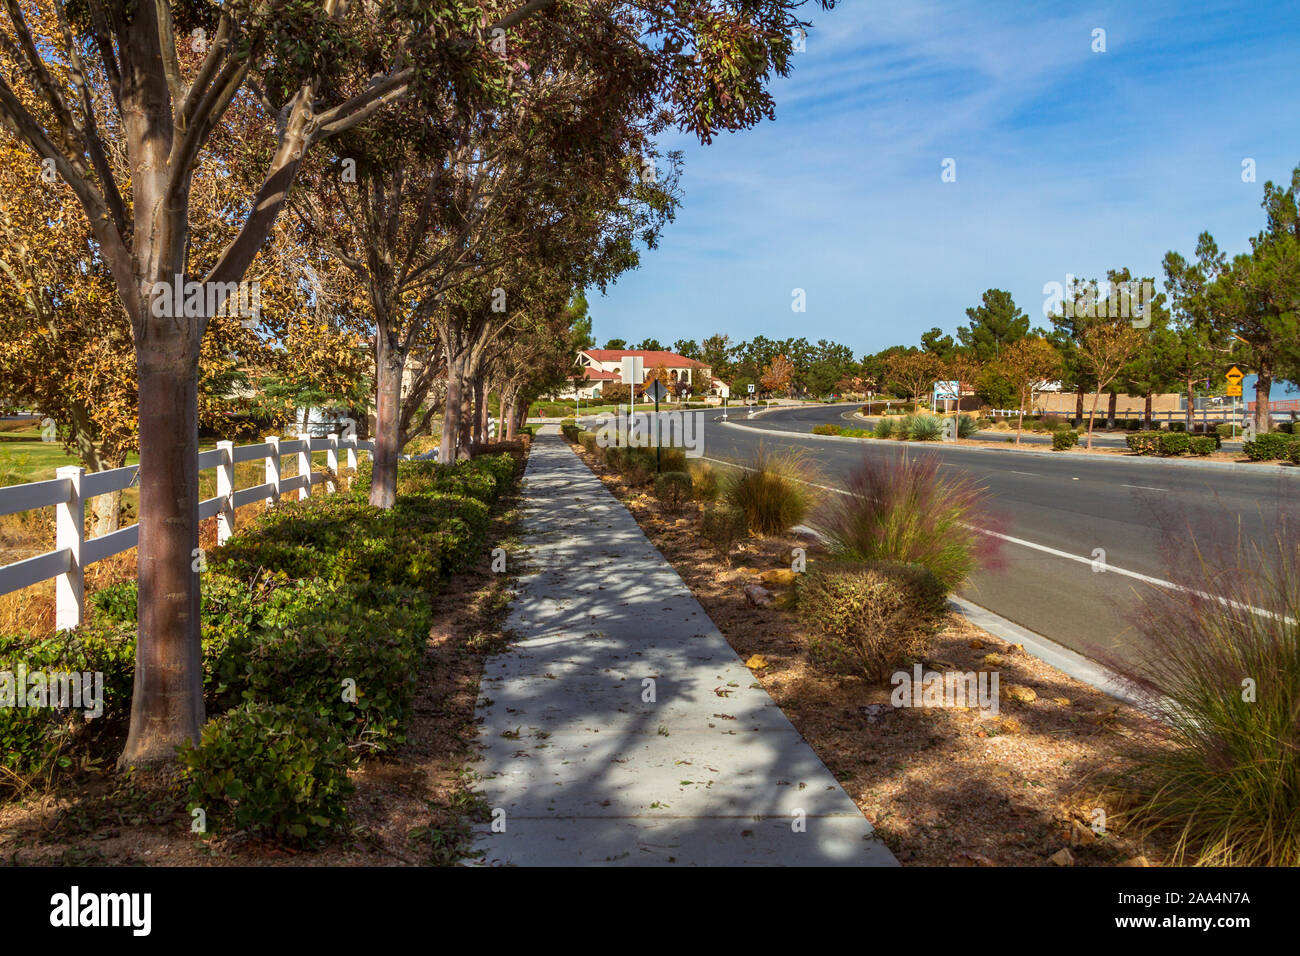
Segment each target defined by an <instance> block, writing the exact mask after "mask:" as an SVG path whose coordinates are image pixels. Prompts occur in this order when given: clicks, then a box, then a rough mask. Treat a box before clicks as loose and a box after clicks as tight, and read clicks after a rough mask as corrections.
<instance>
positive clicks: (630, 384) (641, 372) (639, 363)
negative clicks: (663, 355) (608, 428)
mask: <svg viewBox="0 0 1300 956" xmlns="http://www.w3.org/2000/svg"><path fill="white" fill-rule="evenodd" d="M621 364H622V379H623V381H624V382H625V383H627V427H628V433H627V434H628V440H627V441H625V442H624V444H629V443H630V441H631V428H632V421H633V418H632V416H633V415H635V414H636V385H637V382H640V381H641V380H642V379H644V378H645V359H643V358H642V357H641V356H640V355H624V356H623V361H622V363H621Z"/></svg>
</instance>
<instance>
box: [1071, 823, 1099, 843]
mask: <svg viewBox="0 0 1300 956" xmlns="http://www.w3.org/2000/svg"><path fill="white" fill-rule="evenodd" d="M1096 842H1097V834H1096V833H1094V832H1093V830H1092V827H1085V826H1084V825H1083V824H1081V823H1078V822H1076V823H1075V824H1074V826H1073V827H1071V828H1070V845H1071V846H1092V845H1093V844H1094V843H1096Z"/></svg>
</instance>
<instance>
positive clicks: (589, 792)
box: [475, 429, 897, 866]
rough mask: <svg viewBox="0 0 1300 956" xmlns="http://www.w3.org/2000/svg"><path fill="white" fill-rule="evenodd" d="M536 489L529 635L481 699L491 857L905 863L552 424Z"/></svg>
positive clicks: (489, 672) (497, 860) (479, 840)
mask: <svg viewBox="0 0 1300 956" xmlns="http://www.w3.org/2000/svg"><path fill="white" fill-rule="evenodd" d="M547 431H550V429H547ZM524 502H525V505H524V507H525V516H524V529H525V535H526V537H525V541H526V545H527V547H528V554H527V555H526V558H525V561H526V566H527V568H528V569H529V572H530V573H529V574H527V575H526V576H524V577H522V578H521V579H520V587H519V594H518V596H517V597H516V599H515V601H514V604H513V606H512V610H511V619H510V624H509V626H510V627H512V628H513V629H514V630H515V632H516V634H517V636H518V638H519V640H518V643H516V644H514V645H512V646H511V648H510V650H508V651H506V652H505V653H503V654H500V655H498V656H496V657H494V658H492V659H490V660H489V661H488V663H487V668H486V673H485V675H484V680H483V685H482V688H481V691H480V701H479V708H478V712H477V716H478V717H479V718H481V720H482V724H481V730H480V733H481V738H480V740H481V744H482V747H483V755H482V760H481V762H480V763H478V764H477V765H476V767H475V769H476V770H477V771H478V773H479V774H480V775H481V780H480V783H479V786H480V787H481V789H482V792H483V796H484V798H485V799H486V801H487V804H488V806H489V807H491V808H492V809H493V810H494V811H497V812H496V813H495V816H496V817H497V819H498V821H501V819H502V815H501V813H500V812H499V811H502V810H503V811H504V827H505V829H504V832H493V829H492V825H491V824H483V825H480V826H478V827H477V828H476V833H475V849H476V850H482V851H484V854H485V855H484V856H483V858H482V859H481V862H485V863H488V864H517V865H604V864H618V865H667V864H681V865H692V864H696V865H701V864H703V865H724V866H725V865H741V864H767V865H771V864H790V865H795V864H798V865H826V864H835V865H878V866H892V865H897V864H896V861H895V860H894V857H893V855H892V854H891V853H890V852H889V850H888V849H887V848H886V847H885V846H884V845H883V844H882V843H881V842H880V841H879V840H878V839H876V838H875V836H874V834H873V833H872V829H871V826H870V824H868V823H867V821H866V819H865V818H864V817H863V816H862V814H861V813H860V812H859V811H858V809H857V807H856V806H854V804H853V801H852V800H850V799H849V797H848V795H847V794H846V793H845V792H844V791H843V789H842V788H841V787H840V786H839V784H838V783H837V782H836V781H835V779H834V777H832V776H831V774H830V772H829V771H828V770H827V769H826V767H825V766H824V765H823V764H822V762H821V761H820V760H819V759H818V758H817V756H816V754H814V753H813V752H812V749H811V748H810V747H809V746H808V745H807V744H806V743H805V742H804V741H803V739H802V738H801V737H800V736H799V734H798V733H797V732H796V731H795V729H794V727H793V726H792V725H791V724H790V722H789V721H788V720H787V719H786V718H785V715H784V714H782V713H781V711H780V710H779V709H778V708H777V707H776V705H775V704H774V703H773V702H772V700H771V698H770V697H768V695H767V693H766V692H764V691H763V690H762V689H761V688H760V687H759V685H758V683H757V682H756V681H755V680H754V678H753V676H752V675H751V674H750V672H749V670H748V669H747V668H746V667H745V665H744V663H743V662H742V661H741V660H740V658H739V657H738V656H737V655H736V653H735V652H734V651H733V650H732V649H731V647H730V645H728V644H727V642H726V640H725V639H724V638H723V636H722V635H721V634H720V633H719V632H718V630H717V628H716V627H714V625H713V622H712V621H710V620H709V618H708V615H707V614H705V612H704V609H703V608H702V607H701V606H700V605H699V603H698V602H696V600H695V599H694V597H692V596H691V593H690V591H689V589H687V587H686V585H685V584H683V583H682V580H681V578H679V577H678V576H677V573H676V572H675V571H673V569H672V568H671V567H670V566H669V564H668V563H667V561H665V560H664V558H663V557H662V556H661V555H660V554H659V552H658V551H657V550H655V548H654V547H653V545H651V544H650V542H649V541H648V540H647V539H646V537H645V536H644V535H643V534H642V533H641V530H640V529H639V528H638V527H637V524H636V521H635V520H634V519H633V518H632V516H631V515H630V514H629V513H628V511H627V509H625V508H624V507H623V505H622V504H621V503H619V502H618V501H617V499H615V498H614V497H613V496H612V495H611V494H610V493H609V492H608V491H606V490H605V488H604V486H603V485H602V484H601V482H600V480H599V479H597V478H596V477H595V476H594V475H593V474H592V473H591V472H590V470H589V469H588V468H587V466H586V465H584V464H583V463H582V462H581V461H580V460H579V459H578V458H577V456H576V455H574V454H573V452H572V451H570V450H569V448H568V447H567V446H566V445H565V444H564V443H563V441H562V440H561V439H560V438H559V437H558V436H557V435H546V434H543V435H541V436H539V437H538V439H537V441H536V442H535V443H534V445H533V450H532V455H531V458H530V460H529V463H528V470H527V472H526V473H525V476H524ZM651 682H652V683H651ZM497 826H498V827H500V822H498V824H497Z"/></svg>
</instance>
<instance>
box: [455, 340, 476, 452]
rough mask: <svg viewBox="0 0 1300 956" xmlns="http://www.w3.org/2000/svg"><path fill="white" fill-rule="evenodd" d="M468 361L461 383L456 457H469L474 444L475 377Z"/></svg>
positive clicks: (463, 370)
mask: <svg viewBox="0 0 1300 956" xmlns="http://www.w3.org/2000/svg"><path fill="white" fill-rule="evenodd" d="M467 366H468V363H466V365H465V366H462V373H461V375H462V377H461V384H460V430H459V432H458V434H457V435H456V459H457V460H460V459H462V458H468V457H469V456H470V451H471V447H472V444H473V430H474V378H473V375H472V373H470V371H469V369H468V367H467Z"/></svg>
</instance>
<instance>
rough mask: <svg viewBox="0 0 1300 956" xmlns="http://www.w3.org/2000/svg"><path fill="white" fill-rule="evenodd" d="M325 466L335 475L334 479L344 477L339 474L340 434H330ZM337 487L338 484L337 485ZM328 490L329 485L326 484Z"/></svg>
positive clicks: (339, 480)
mask: <svg viewBox="0 0 1300 956" xmlns="http://www.w3.org/2000/svg"><path fill="white" fill-rule="evenodd" d="M325 467H326V468H328V469H329V470H330V473H331V474H333V475H334V480H335V481H337V482H341V481H342V480H343V477H342V476H341V475H340V474H339V436H338V435H330V436H329V447H328V448H326V449H325ZM336 487H337V486H336ZM325 489H326V491H327V492H328V490H329V486H328V485H326V486H325Z"/></svg>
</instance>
